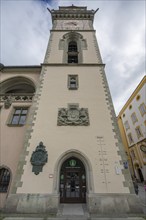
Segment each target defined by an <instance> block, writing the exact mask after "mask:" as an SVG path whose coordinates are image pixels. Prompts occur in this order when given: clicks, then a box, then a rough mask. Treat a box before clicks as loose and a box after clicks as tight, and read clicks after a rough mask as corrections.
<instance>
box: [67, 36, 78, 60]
mask: <svg viewBox="0 0 146 220" xmlns="http://www.w3.org/2000/svg"><path fill="white" fill-rule="evenodd" d="M68 63H78V47H77V42H76V41H73V40H72V41H70V42H69V44H68Z"/></svg>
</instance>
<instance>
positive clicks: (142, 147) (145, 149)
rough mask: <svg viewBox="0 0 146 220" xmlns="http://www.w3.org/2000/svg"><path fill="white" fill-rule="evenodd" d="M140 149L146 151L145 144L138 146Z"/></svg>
mask: <svg viewBox="0 0 146 220" xmlns="http://www.w3.org/2000/svg"><path fill="white" fill-rule="evenodd" d="M140 149H141V151H143V152H144V153H146V146H145V145H141V146H140Z"/></svg>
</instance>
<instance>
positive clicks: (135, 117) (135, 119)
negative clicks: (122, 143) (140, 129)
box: [131, 112, 138, 124]
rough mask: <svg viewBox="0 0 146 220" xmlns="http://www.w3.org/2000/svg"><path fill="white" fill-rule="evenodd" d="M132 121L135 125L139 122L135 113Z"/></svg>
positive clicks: (132, 115)
mask: <svg viewBox="0 0 146 220" xmlns="http://www.w3.org/2000/svg"><path fill="white" fill-rule="evenodd" d="M131 120H132V123H133V124H135V123H136V122H137V121H138V118H137V116H136V113H135V112H133V113H132V114H131Z"/></svg>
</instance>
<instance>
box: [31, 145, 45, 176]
mask: <svg viewBox="0 0 146 220" xmlns="http://www.w3.org/2000/svg"><path fill="white" fill-rule="evenodd" d="M47 161H48V153H47V151H46V150H45V146H44V145H43V142H40V143H39V145H38V146H37V147H36V150H35V151H33V153H32V156H31V159H30V162H31V164H32V166H33V167H32V172H34V173H35V174H36V175H38V174H39V173H40V172H42V169H43V166H44V165H45V163H46V162H47Z"/></svg>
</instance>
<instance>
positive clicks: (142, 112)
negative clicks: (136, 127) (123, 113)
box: [139, 103, 146, 116]
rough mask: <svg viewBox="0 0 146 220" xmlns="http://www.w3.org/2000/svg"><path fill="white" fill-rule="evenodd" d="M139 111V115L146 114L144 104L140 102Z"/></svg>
mask: <svg viewBox="0 0 146 220" xmlns="http://www.w3.org/2000/svg"><path fill="white" fill-rule="evenodd" d="M139 111H140V113H141V115H142V116H143V115H144V114H146V106H145V104H144V103H142V104H141V105H140V106H139Z"/></svg>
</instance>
